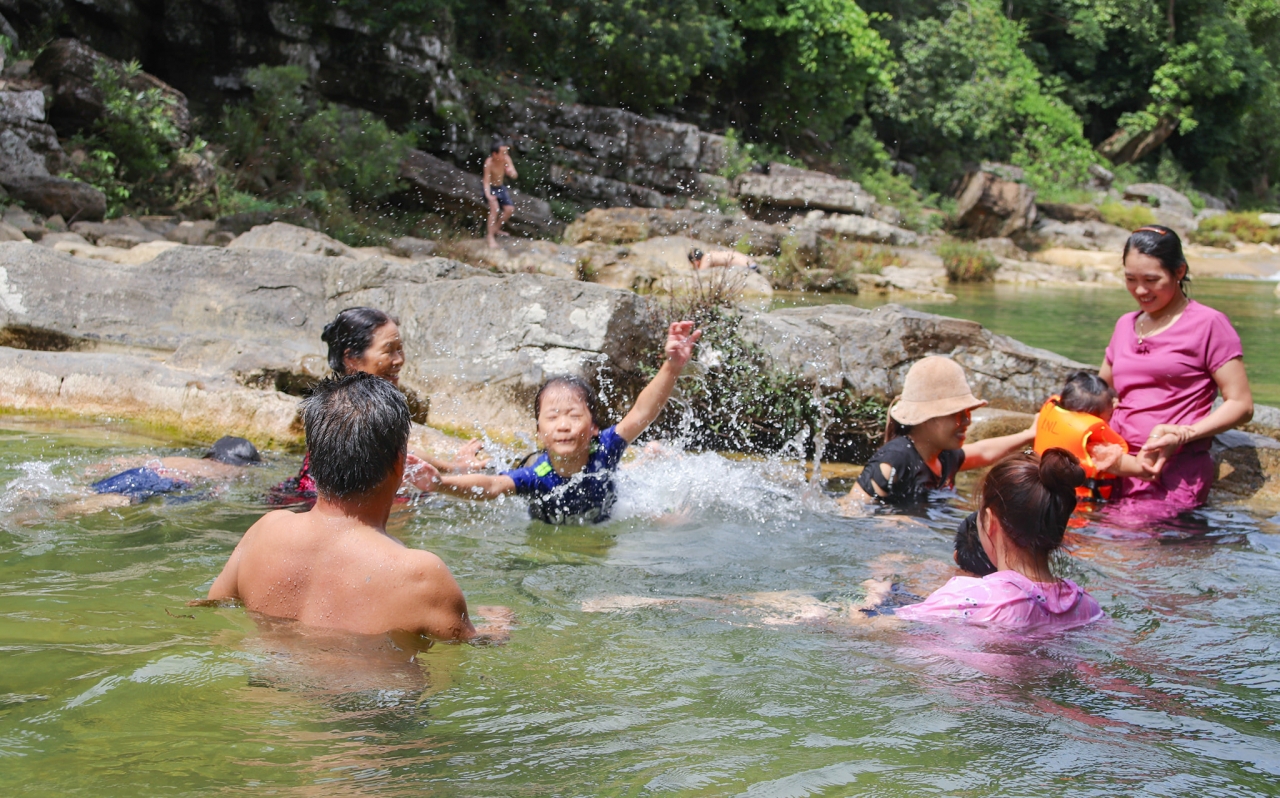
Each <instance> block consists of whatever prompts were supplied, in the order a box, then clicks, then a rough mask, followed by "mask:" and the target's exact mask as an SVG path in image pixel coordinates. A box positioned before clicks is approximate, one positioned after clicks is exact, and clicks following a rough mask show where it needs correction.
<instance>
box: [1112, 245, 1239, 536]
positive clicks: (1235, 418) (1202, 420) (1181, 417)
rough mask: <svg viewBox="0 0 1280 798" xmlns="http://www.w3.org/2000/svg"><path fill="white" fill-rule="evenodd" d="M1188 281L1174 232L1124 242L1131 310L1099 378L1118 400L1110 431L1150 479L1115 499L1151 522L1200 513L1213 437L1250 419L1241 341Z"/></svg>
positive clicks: (1121, 490) (1126, 482)
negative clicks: (1193, 295) (1143, 464)
mask: <svg viewBox="0 0 1280 798" xmlns="http://www.w3.org/2000/svg"><path fill="white" fill-rule="evenodd" d="M1188 279H1189V274H1188V266H1187V260H1186V258H1185V257H1183V254H1182V241H1181V240H1180V239H1179V238H1178V234H1177V233H1175V232H1174V231H1173V230H1171V229H1169V228H1168V227H1164V226H1162V225H1151V226H1150V227H1143V228H1140V229H1138V230H1136V231H1134V233H1133V234H1132V235H1130V236H1129V240H1128V241H1127V242H1126V243H1125V245H1124V281H1125V286H1126V287H1127V288H1128V289H1129V293H1130V294H1131V295H1132V296H1133V298H1134V300H1136V301H1137V303H1138V309H1137V310H1136V311H1133V312H1131V313H1126V314H1125V315H1123V316H1121V317H1120V320H1119V321H1117V322H1116V328H1115V332H1114V333H1113V334H1112V336H1111V343H1110V344H1108V346H1107V352H1106V360H1105V362H1103V364H1102V369H1101V370H1100V372H1099V376H1101V377H1102V379H1104V380H1106V381H1107V382H1109V383H1110V384H1111V385H1112V387H1114V388H1115V389H1116V392H1117V394H1118V395H1119V404H1118V405H1117V407H1116V411H1115V414H1114V415H1113V416H1112V419H1111V427H1112V429H1114V430H1115V431H1116V432H1117V433H1119V434H1120V436H1121V437H1123V438H1124V439H1125V441H1126V442H1127V443H1128V444H1129V450H1130V452H1132V453H1135V454H1137V455H1138V457H1139V458H1140V459H1142V460H1144V461H1145V462H1146V463H1147V465H1148V466H1149V470H1150V471H1151V472H1152V473H1153V474H1154V478H1153V479H1150V480H1145V479H1140V478H1137V477H1124V478H1122V479H1121V481H1120V484H1119V486H1118V491H1117V492H1116V494H1114V495H1113V498H1114V499H1118V500H1119V501H1120V502H1122V503H1123V506H1124V508H1125V511H1126V514H1129V513H1132V514H1135V515H1137V516H1141V517H1143V518H1146V519H1151V520H1157V519H1160V518H1168V517H1171V516H1173V515H1176V514H1177V513H1179V512H1182V511H1183V510H1189V509H1192V508H1195V507H1198V506H1199V505H1201V504H1203V503H1204V501H1205V499H1206V498H1207V496H1208V494H1209V487H1210V485H1211V484H1212V482H1213V474H1214V468H1213V460H1212V459H1211V458H1210V456H1209V446H1210V443H1211V442H1212V440H1213V436H1215V435H1217V434H1218V433H1220V432H1223V431H1225V430H1228V429H1231V428H1232V427H1235V426H1237V425H1239V424H1243V423H1246V422H1248V421H1249V419H1251V418H1252V417H1253V394H1252V392H1251V391H1250V389H1249V378H1248V376H1247V375H1246V374H1245V369H1244V362H1243V358H1244V350H1243V348H1242V347H1241V344H1240V336H1239V335H1238V334H1237V333H1236V331H1235V329H1234V328H1233V327H1232V326H1231V321H1230V320H1229V319H1228V318H1227V317H1226V316H1225V315H1224V314H1222V313H1220V312H1219V311H1216V310H1214V309H1213V308H1210V307H1207V306H1205V305H1202V304H1200V303H1199V302H1196V301H1195V300H1194V299H1191V298H1190V297H1189V296H1188V295H1187V291H1186V284H1187V281H1188ZM1219 393H1221V394H1222V399H1223V402H1222V405H1221V406H1220V407H1219V408H1218V409H1217V410H1214V409H1213V402H1214V399H1215V398H1217V396H1218V394H1219Z"/></svg>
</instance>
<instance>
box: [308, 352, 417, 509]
mask: <svg viewBox="0 0 1280 798" xmlns="http://www.w3.org/2000/svg"><path fill="white" fill-rule="evenodd" d="M302 424H303V427H304V429H305V430H306V435H307V451H308V452H310V454H311V476H312V478H313V479H314V480H315V483H316V493H317V494H319V495H320V496H321V497H322V498H324V499H328V500H332V499H343V498H352V497H358V496H364V495H367V494H369V493H370V492H372V491H373V490H374V489H375V488H377V487H378V486H380V485H382V483H383V481H384V480H386V479H388V478H394V479H395V481H396V484H397V485H398V484H399V482H400V476H401V474H400V473H399V472H400V471H401V470H403V467H404V459H405V455H406V454H407V452H408V451H409V426H410V423H409V405H408V404H407V403H406V401H405V398H404V394H402V393H400V391H398V390H396V387H395V386H394V385H392V384H391V383H390V382H388V381H386V380H384V379H379V378H378V377H376V376H374V375H372V374H369V373H366V372H355V373H353V374H348V375H346V376H344V377H334V378H329V379H326V380H322V381H321V382H320V383H319V384H318V385H316V387H315V389H314V390H312V392H311V395H310V396H308V397H307V398H306V399H304V400H303V401H302Z"/></svg>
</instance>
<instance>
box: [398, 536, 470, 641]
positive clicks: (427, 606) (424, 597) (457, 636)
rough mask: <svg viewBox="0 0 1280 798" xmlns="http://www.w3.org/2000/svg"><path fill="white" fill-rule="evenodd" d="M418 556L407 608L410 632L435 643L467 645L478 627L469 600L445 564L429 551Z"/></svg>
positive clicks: (418, 553)
mask: <svg viewBox="0 0 1280 798" xmlns="http://www.w3.org/2000/svg"><path fill="white" fill-rule="evenodd" d="M416 554H417V560H418V563H417V572H416V573H415V574H414V585H415V587H416V590H415V593H416V595H415V596H414V598H413V600H412V601H411V603H410V605H409V606H408V607H406V611H407V613H408V614H409V615H410V617H411V620H410V622H409V624H407V626H408V629H409V631H411V632H416V633H417V634H420V635H425V636H427V637H432V638H435V639H436V640H457V641H466V640H470V639H471V638H473V637H475V636H476V627H475V625H474V624H472V623H471V617H470V615H469V614H468V613H467V599H466V597H464V596H463V595H462V588H460V587H458V581H457V580H456V579H454V578H453V574H452V573H450V572H449V566H447V565H445V564H444V560H442V559H440V558H439V557H437V556H436V555H434V554H432V553H431V552H429V551H419V552H416Z"/></svg>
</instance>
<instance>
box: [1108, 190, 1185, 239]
mask: <svg viewBox="0 0 1280 798" xmlns="http://www.w3.org/2000/svg"><path fill="white" fill-rule="evenodd" d="M1124 198H1125V199H1127V200H1134V201H1137V202H1143V203H1146V204H1147V205H1148V206H1150V207H1151V209H1152V211H1153V212H1154V213H1155V216H1156V221H1157V222H1159V223H1160V224H1163V225H1166V226H1168V227H1172V228H1173V229H1174V230H1177V231H1178V232H1179V233H1182V234H1186V233H1187V232H1188V231H1190V230H1195V229H1196V226H1197V224H1198V223H1197V222H1196V210H1195V207H1194V206H1193V205H1192V204H1191V200H1190V199H1188V198H1187V195H1186V194H1183V193H1182V192H1181V191H1178V190H1177V189H1173V188H1170V187H1168V186H1166V185H1163V184H1161V183H1134V184H1133V185H1131V186H1129V187H1128V188H1126V189H1125V190H1124Z"/></svg>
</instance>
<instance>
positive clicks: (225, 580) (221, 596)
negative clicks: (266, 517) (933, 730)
mask: <svg viewBox="0 0 1280 798" xmlns="http://www.w3.org/2000/svg"><path fill="white" fill-rule="evenodd" d="M244 534H245V537H248V536H249V533H248V532H246V533H244ZM243 545H244V538H240V542H239V543H237V544H236V548H235V551H233V552H231V556H230V557H228V558H227V564H226V565H224V566H222V573H220V574H218V578H217V579H215V580H213V584H212V585H210V586H209V596H208V598H209V600H210V601H223V600H226V599H238V598H240V584H239V579H240V547H241V546H243Z"/></svg>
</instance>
